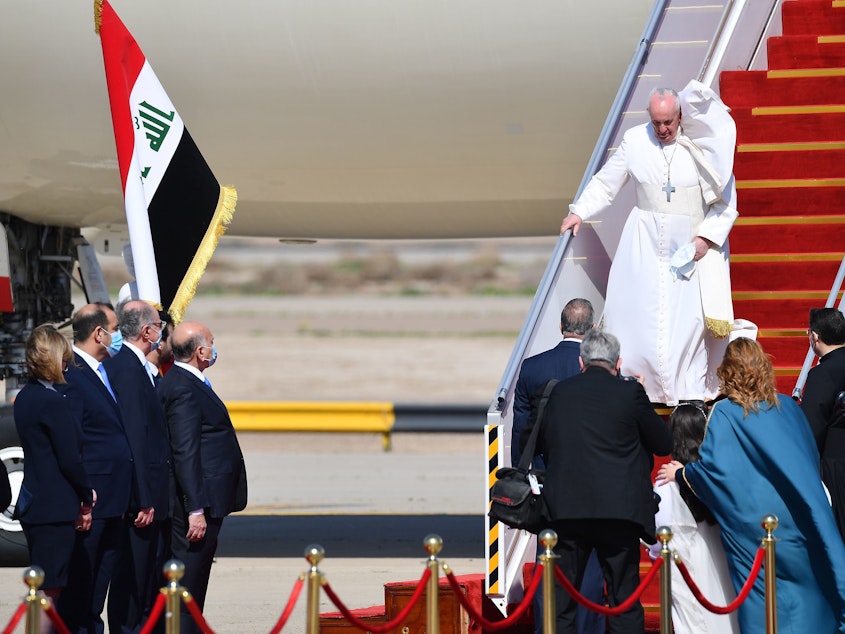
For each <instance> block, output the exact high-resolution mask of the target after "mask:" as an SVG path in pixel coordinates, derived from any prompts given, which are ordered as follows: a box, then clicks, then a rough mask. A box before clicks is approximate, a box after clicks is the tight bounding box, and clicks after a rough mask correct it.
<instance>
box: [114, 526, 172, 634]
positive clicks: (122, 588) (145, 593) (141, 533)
mask: <svg viewBox="0 0 845 634" xmlns="http://www.w3.org/2000/svg"><path fill="white" fill-rule="evenodd" d="M133 520H134V518H133V517H128V516H127V518H126V519H125V520H123V530H122V535H121V544H120V548H119V554H118V557H117V565H116V567H115V572H114V575H113V577H112V583H111V589H110V591H109V606H108V621H109V632H112V633H114V634H118V633H122V634H129V633H133V632H138V631H140V629H141V627H143V625H144V624H145V623H146V622H147V618H148V617H149V615H150V610H151V609H152V607H153V603H155V600H156V597H157V596H158V592H159V590H160V589H161V588H162V587H163V586H164V585H165V583H166V581H165V579H164V575H163V573H162V568H163V567H164V557H165V552H164V548H163V547H162V544H163V543H164V541H163V534H162V530H163V529H164V527H165V526H169V523H168V521H167V520H155V521H153V523H152V524H150V525H149V526H145V527H144V528H136V527H135V526H134V525H133V524H132V522H133Z"/></svg>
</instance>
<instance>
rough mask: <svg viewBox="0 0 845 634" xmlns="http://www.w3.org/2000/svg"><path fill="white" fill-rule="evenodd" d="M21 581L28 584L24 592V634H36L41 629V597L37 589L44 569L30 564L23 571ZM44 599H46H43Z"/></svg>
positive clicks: (42, 577) (41, 580)
mask: <svg viewBox="0 0 845 634" xmlns="http://www.w3.org/2000/svg"><path fill="white" fill-rule="evenodd" d="M23 582H24V583H25V584H26V585H28V586H29V592H27V594H26V598H25V599H24V601H25V602H26V634H38V632H39V631H40V630H41V599H42V598H43V597H42V595H40V594H39V593H38V589H39V588H40V587H41V585H42V584H43V583H44V571H43V570H42V569H41V568H39V567H38V566H30V567H29V568H27V569H26V570H24V571H23ZM45 600H46V599H45Z"/></svg>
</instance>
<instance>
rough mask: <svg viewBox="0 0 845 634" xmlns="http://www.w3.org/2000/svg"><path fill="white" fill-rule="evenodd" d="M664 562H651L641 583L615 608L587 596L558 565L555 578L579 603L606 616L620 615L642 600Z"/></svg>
mask: <svg viewBox="0 0 845 634" xmlns="http://www.w3.org/2000/svg"><path fill="white" fill-rule="evenodd" d="M662 564H663V560H662V559H657V560H655V562H654V563H653V564H651V570H649V571H648V574H646V576H645V578H644V579H643V580H642V581H640V585H639V586H637V589H636V590H634V592H633V594H631V596H630V597H628V598H627V599H625V601H624V602H623V603H620V604H619V605H617V606H616V607H615V608H608V607H607V606H604V605H599V604H598V603H593V602H592V601H590V600H589V599H587V598H585V597H584V595H582V594H581V593H580V592H578V590H576V589H575V586H573V585H572V583H570V581H569V579H567V578H566V575H565V574H563V572H562V571H561V569H560V568H558V567H557V566H555V579H557V580H558V583H560V585H562V586H563V589H564V590H566V591H567V592H568V593H569V596H571V597H572V598H573V599H575V601H576V602H577V603H578V604H579V605H583V606H584V607H585V608H587V609H588V610H592V611H593V612H597V613H598V614H603V615H604V616H619V615H620V614H622V613H624V612H627V611H628V610H630V609H631V608H632V607H633V606H634V604H635V603H636V602H637V601H639V600H640V597H641V596H642V594H643V592H645V589H646V586H648V584H649V583H651V580H652V579H654V577H656V576H657V571H658V570H659V569H660V566H661V565H662Z"/></svg>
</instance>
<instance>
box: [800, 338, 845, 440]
mask: <svg viewBox="0 0 845 634" xmlns="http://www.w3.org/2000/svg"><path fill="white" fill-rule="evenodd" d="M842 390H845V348H837V349H836V350H831V351H830V352H828V353H827V354H826V355H824V356H823V357H822V358H821V359H819V364H818V365H817V366H816V367H814V368H813V369H812V370H810V373H809V374H808V375H807V382H806V383H805V385H804V395H803V397H802V398H801V409H802V411H803V412H804V415H805V416H806V417H807V420H808V421H810V428H811V429H812V430H813V435H814V436H815V437H816V444H817V445H818V447H819V452H820V453H822V454H823V453H824V449H825V443H826V440H827V433H828V429H827V426H828V423H830V422H831V420H832V418H833V410H834V401H835V400H836V395H837V394H838V393H839V392H841V391H842Z"/></svg>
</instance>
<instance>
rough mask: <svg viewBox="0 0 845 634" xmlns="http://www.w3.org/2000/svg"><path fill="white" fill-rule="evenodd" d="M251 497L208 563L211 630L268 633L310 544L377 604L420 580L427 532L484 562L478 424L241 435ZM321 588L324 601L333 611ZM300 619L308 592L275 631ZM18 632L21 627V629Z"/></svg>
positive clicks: (482, 451) (357, 594) (471, 569)
mask: <svg viewBox="0 0 845 634" xmlns="http://www.w3.org/2000/svg"><path fill="white" fill-rule="evenodd" d="M239 437H240V441H241V446H242V449H243V451H244V457H245V459H246V463H247V473H248V477H249V486H250V491H249V505H248V506H247V508H246V510H245V511H244V512H242V513H238V514H236V515H233V516H231V517H229V518H227V519H226V521H225V523H224V525H223V530H222V532H221V535H220V546H219V548H218V553H217V559H216V563H215V565H214V566H213V567H212V571H211V580H210V584H209V591H208V597H207V599H206V607H205V617H206V619H207V621H208V623H209V625H210V626H211V627H212V629H213V630H214V631H215V632H217V633H218V634H229V633H231V634H240V633H243V632H256V633H260V632H269V631H270V629H271V628H272V627H273V625H274V624H275V623H276V621H277V620H278V618H279V616H280V615H281V613H282V611H283V609H284V607H285V605H286V604H287V601H288V597H289V596H290V594H291V591H292V589H293V587H294V584H295V582H296V580H297V578H298V576H299V575H300V574H301V573H303V572H305V571H307V569H308V567H309V564H308V562H307V561H306V560H305V558H304V553H305V552H306V548H307V547H308V546H309V545H311V544H318V545H320V546H322V547H323V548H324V550H325V558H324V559H323V561H322V562H321V563H320V564H319V565H318V568H319V569H320V571H321V572H322V573H323V574H324V575H325V576H326V578H327V580H328V582H329V583H330V584H331V587H332V588H333V589H334V591H335V592H336V593H337V594H338V596H339V597H340V598H341V600H342V601H343V602H344V603H345V604H346V605H347V606H348V607H350V608H360V607H367V606H371V605H382V604H383V603H384V593H383V586H384V584H385V583H387V582H393V581H413V580H417V579H419V578H420V577H421V576H422V574H423V572H424V569H425V560H426V557H427V555H426V552H425V549H424V547H423V541H424V539H425V537H426V536H427V535H429V534H432V533H434V534H437V535H440V537H442V538H443V550H442V551H441V553H440V555H439V559H440V560H441V561H445V562H447V563H449V565H450V566H451V567H452V569H453V570H454V572H455V574H469V573H480V572H484V517H483V513H484V486H485V478H484V475H483V474H484V468H485V456H486V447H485V441H484V436H483V434H482V433H480V432H479V433H461V434H413V433H400V434H395V435H394V439H393V449H392V450H391V451H389V452H385V451H383V450H382V447H381V438H380V436H379V435H378V434H345V433H337V434H273V433H243V434H240V435H239ZM22 574H23V570H22V569H20V568H0V626H4V625H5V624H6V623H7V622H8V619H9V618H10V617H11V615H12V614H13V613H14V611H15V609H16V607H17V605H19V603H20V601H21V599H22V598H23V596H24V594H25V591H26V589H25V587H24V586H23V585H22V584H21V578H22ZM335 610H336V609H335V607H334V606H333V604H332V603H331V602H330V601H329V599H328V597H327V595H326V594H325V592H321V596H320V612H329V611H335ZM305 630H306V592H305V590H304V589H303V591H302V594H301V595H300V597H299V600H298V601H297V604H296V608H295V610H294V612H293V614H292V615H291V617H290V620H289V621H288V624H287V626H286V627H285V628H284V630H283V632H291V633H294V634H297V633H301V632H305ZM21 631H22V630H21Z"/></svg>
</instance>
